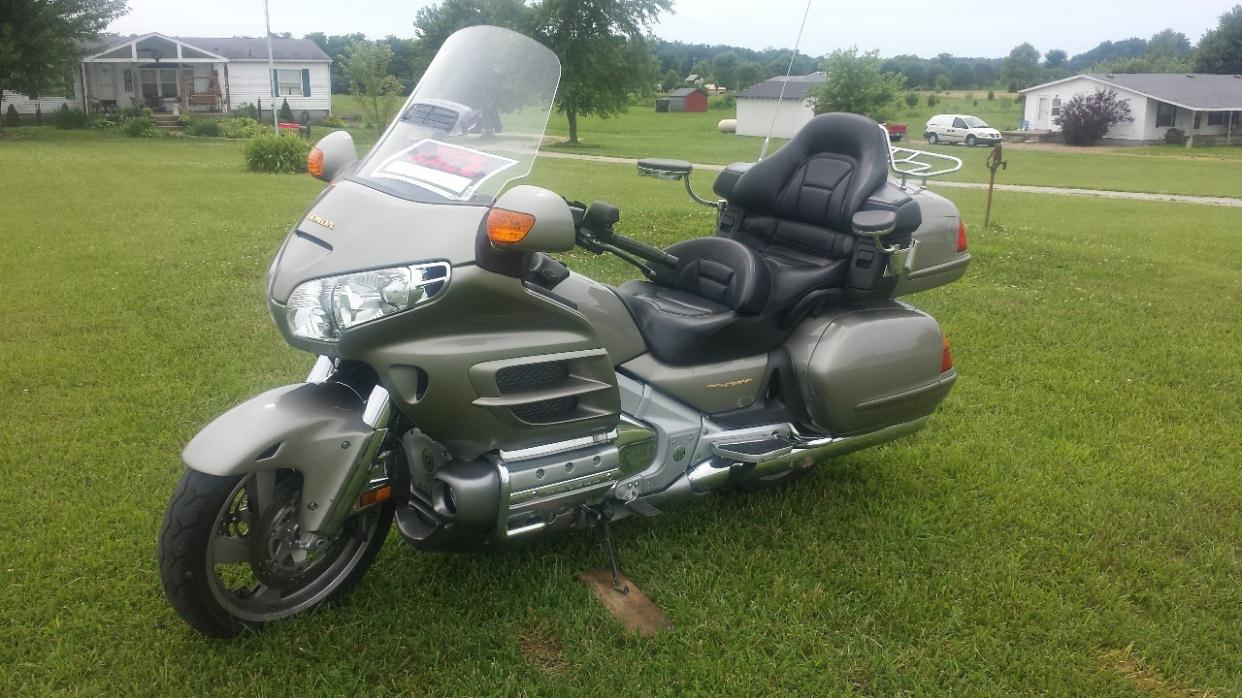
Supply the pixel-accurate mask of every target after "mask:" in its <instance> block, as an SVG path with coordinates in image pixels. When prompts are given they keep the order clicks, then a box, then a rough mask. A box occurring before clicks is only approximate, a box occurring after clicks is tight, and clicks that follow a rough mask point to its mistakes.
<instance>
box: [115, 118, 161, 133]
mask: <svg viewBox="0 0 1242 698" xmlns="http://www.w3.org/2000/svg"><path fill="white" fill-rule="evenodd" d="M121 133H124V134H125V135H127V136H129V137H131V138H155V137H156V136H158V135H160V130H159V128H157V127H156V125H155V122H154V121H152V120H151V117H149V116H135V117H132V118H129V119H126V120H124V121H122V122H121Z"/></svg>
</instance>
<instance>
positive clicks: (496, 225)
mask: <svg viewBox="0 0 1242 698" xmlns="http://www.w3.org/2000/svg"><path fill="white" fill-rule="evenodd" d="M533 227H535V217H534V216H532V215H530V214H529V213H518V212H517V211H509V210H507V209H503V208H494V209H492V210H491V211H488V213H487V239H488V240H491V241H492V244H494V245H512V244H513V243H515V242H521V241H522V239H523V238H525V237H526V234H527V233H529V232H530V229H531V228H533Z"/></svg>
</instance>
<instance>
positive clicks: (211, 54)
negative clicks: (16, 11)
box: [2, 34, 332, 119]
mask: <svg viewBox="0 0 1242 698" xmlns="http://www.w3.org/2000/svg"><path fill="white" fill-rule="evenodd" d="M272 55H273V59H274V60H273V62H274V65H275V74H274V76H272V77H269V73H268V63H267V40H266V39H262V38H259V39H252V38H210V37H195V38H191V37H172V36H165V35H163V34H145V35H142V36H130V37H115V36H114V37H104V38H102V39H100V40H99V41H96V42H92V43H90V44H87V45H84V46H83V47H82V60H81V62H80V63H79V64H78V67H77V70H75V71H74V74H73V75H69V76H66V78H65V87H64V89H63V90H61V91H60V94H54V95H38V96H37V97H34V96H29V95H19V94H16V93H13V92H8V91H6V92H5V93H4V102H3V105H2V106H3V108H4V109H7V108H8V105H9V104H12V105H14V107H16V109H17V112H18V113H19V114H24V115H31V114H34V113H35V110H36V109H40V110H41V111H42V112H43V113H44V114H47V115H49V116H50V115H51V113H52V112H53V111H55V110H57V109H60V108H61V105H65V104H67V105H69V108H71V109H82V110H84V111H91V112H111V111H115V110H117V109H123V108H125V107H135V106H146V107H150V108H151V110H152V111H156V112H166V113H167V112H183V111H186V110H189V111H190V112H194V113H213V114H228V113H230V112H231V111H232V110H234V109H236V108H237V107H239V106H241V105H243V104H253V105H255V106H259V104H260V103H261V104H262V107H263V109H271V108H272V106H273V105H275V106H277V107H279V106H280V104H281V102H282V100H286V99H287V100H288V101H289V107H290V109H292V110H293V113H294V114H295V115H298V114H301V113H302V112H307V114H308V115H309V116H310V117H311V118H312V119H321V118H323V117H324V116H327V115H328V114H329V113H330V112H331V109H332V81H331V79H330V78H329V74H328V72H329V67H330V66H331V64H332V60H331V59H330V58H328V55H327V54H326V53H324V52H323V51H322V50H321V49H320V48H319V47H318V46H317V45H315V43H314V42H312V41H309V40H306V39H272ZM273 77H274V78H275V79H274V80H273V79H272V78H273Z"/></svg>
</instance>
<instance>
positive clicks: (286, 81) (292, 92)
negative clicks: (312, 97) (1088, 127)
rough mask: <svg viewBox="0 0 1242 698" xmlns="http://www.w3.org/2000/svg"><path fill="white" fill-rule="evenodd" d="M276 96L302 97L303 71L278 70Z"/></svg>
mask: <svg viewBox="0 0 1242 698" xmlns="http://www.w3.org/2000/svg"><path fill="white" fill-rule="evenodd" d="M276 94H277V95H279V96H281V97H301V96H302V71H301V70H284V69H280V70H277V71H276Z"/></svg>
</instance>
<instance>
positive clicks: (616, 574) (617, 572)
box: [591, 507, 630, 594]
mask: <svg viewBox="0 0 1242 698" xmlns="http://www.w3.org/2000/svg"><path fill="white" fill-rule="evenodd" d="M591 513H592V515H593V516H594V517H595V521H596V524H597V525H598V526H599V528H600V532H601V533H603V535H604V540H603V546H604V554H605V555H607V556H608V567H609V569H611V570H612V590H613V591H615V592H617V593H618V594H628V593H630V588H629V586H627V585H625V584H622V583H621V566H620V565H618V564H617V547H616V546H615V545H613V543H612V526H611V525H609V521H611V520H612V512H611V511H610V510H609V509H608V508H607V507H600V508H599V509H598V510H592V511H591Z"/></svg>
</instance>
